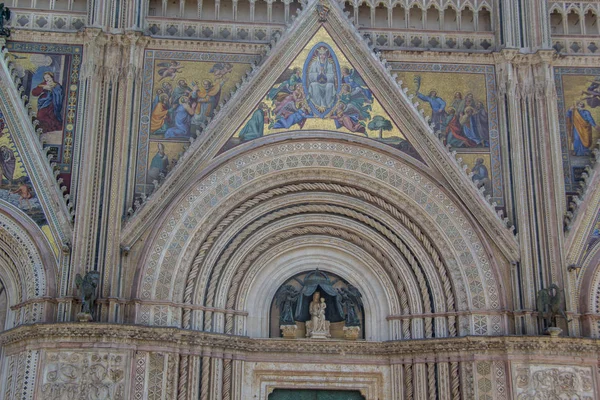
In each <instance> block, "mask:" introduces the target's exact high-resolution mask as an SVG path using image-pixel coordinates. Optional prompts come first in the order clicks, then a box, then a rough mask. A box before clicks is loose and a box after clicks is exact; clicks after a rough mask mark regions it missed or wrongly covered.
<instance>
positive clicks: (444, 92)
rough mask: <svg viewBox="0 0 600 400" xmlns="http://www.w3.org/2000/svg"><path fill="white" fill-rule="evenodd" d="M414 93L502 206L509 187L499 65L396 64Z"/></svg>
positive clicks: (445, 138)
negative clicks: (504, 173) (502, 148)
mask: <svg viewBox="0 0 600 400" xmlns="http://www.w3.org/2000/svg"><path fill="white" fill-rule="evenodd" d="M391 64H392V70H393V72H395V73H396V74H397V75H398V77H399V79H401V80H402V81H403V84H404V85H406V86H408V89H409V91H408V93H409V95H413V96H414V97H416V99H414V98H413V101H415V100H417V101H418V102H419V103H420V107H421V108H423V110H424V111H425V114H426V115H428V116H429V117H430V118H431V121H432V123H433V125H434V130H435V131H436V132H437V134H438V136H439V139H440V140H441V141H442V143H444V145H447V146H450V147H451V148H452V150H454V151H456V152H457V153H458V154H459V156H460V158H462V160H463V162H464V163H465V164H467V166H468V169H467V173H472V174H473V175H472V180H473V181H474V182H476V184H477V185H478V186H479V187H481V186H483V187H485V193H486V194H489V195H490V196H491V197H492V200H493V201H495V202H496V203H497V204H498V205H499V206H503V205H504V187H503V179H502V163H501V157H500V140H499V135H498V114H497V110H498V108H497V104H496V83H495V72H494V67H493V66H486V65H460V64H421V63H391Z"/></svg>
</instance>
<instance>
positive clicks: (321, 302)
mask: <svg viewBox="0 0 600 400" xmlns="http://www.w3.org/2000/svg"><path fill="white" fill-rule="evenodd" d="M326 308H327V304H325V298H323V297H321V294H320V293H319V292H315V293H314V294H313V300H312V302H311V303H310V306H309V309H308V310H309V312H310V316H311V318H310V321H307V322H306V336H307V337H310V338H319V339H325V338H328V337H331V334H330V333H329V324H330V323H329V321H327V320H326V319H325V309H326Z"/></svg>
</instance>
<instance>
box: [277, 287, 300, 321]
mask: <svg viewBox="0 0 600 400" xmlns="http://www.w3.org/2000/svg"><path fill="white" fill-rule="evenodd" d="M299 294H300V292H299V291H298V290H297V289H296V288H295V287H293V286H292V285H285V286H283V287H282V288H281V289H279V291H277V294H276V295H275V304H276V305H277V306H278V307H279V325H294V324H295V323H296V321H295V320H294V306H295V304H296V302H297V301H298V295H299Z"/></svg>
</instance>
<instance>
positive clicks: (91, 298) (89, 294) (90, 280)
mask: <svg viewBox="0 0 600 400" xmlns="http://www.w3.org/2000/svg"><path fill="white" fill-rule="evenodd" d="M99 283H100V273H99V272H98V271H89V272H88V273H87V274H85V276H84V277H81V275H80V274H77V275H76V276H75V284H76V285H77V288H78V289H79V290H81V312H82V313H84V314H89V315H92V316H93V314H94V312H93V311H94V304H95V303H96V299H97V294H96V289H97V288H98V284H99Z"/></svg>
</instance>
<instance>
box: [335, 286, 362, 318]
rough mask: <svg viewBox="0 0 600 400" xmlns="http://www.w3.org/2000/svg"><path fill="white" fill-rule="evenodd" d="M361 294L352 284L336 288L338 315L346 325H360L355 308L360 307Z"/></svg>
mask: <svg viewBox="0 0 600 400" xmlns="http://www.w3.org/2000/svg"><path fill="white" fill-rule="evenodd" d="M361 297H362V295H361V294H360V292H359V291H358V289H357V288H355V287H354V286H352V285H348V287H347V288H345V287H342V288H340V289H338V296H336V306H337V310H338V312H339V313H340V316H341V317H342V318H344V319H345V321H346V326H360V319H359V318H358V312H357V308H358V307H362V305H363V303H362V299H361Z"/></svg>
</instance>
